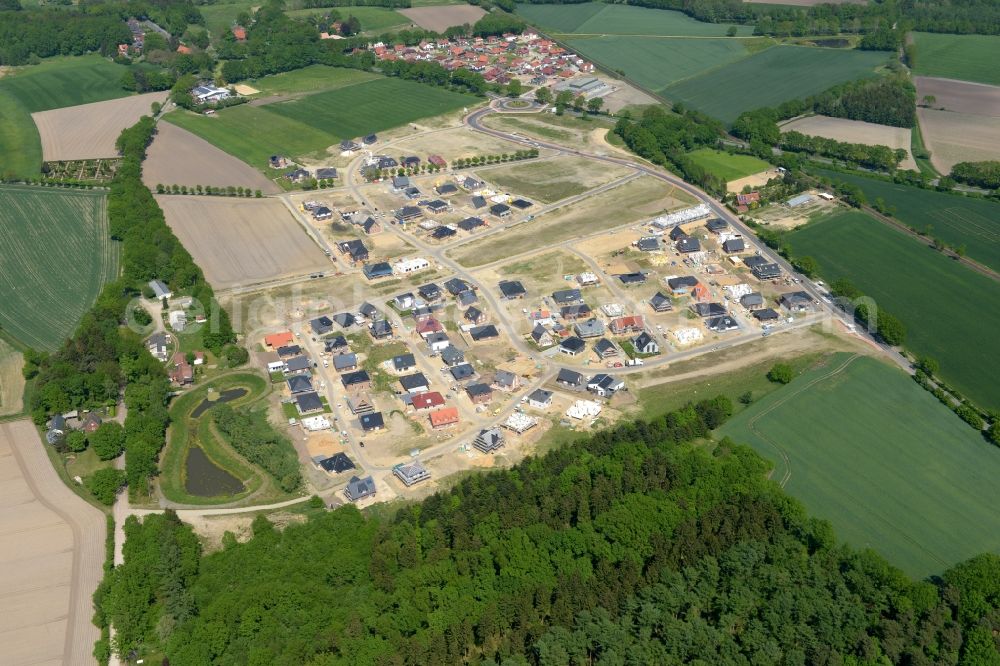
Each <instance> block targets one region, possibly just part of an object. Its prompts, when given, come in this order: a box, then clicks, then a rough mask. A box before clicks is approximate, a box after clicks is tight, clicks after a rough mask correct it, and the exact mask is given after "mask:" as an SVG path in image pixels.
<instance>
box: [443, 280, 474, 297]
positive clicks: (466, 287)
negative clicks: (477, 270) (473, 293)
mask: <svg viewBox="0 0 1000 666" xmlns="http://www.w3.org/2000/svg"><path fill="white" fill-rule="evenodd" d="M444 288H445V289H446V290H447V291H448V293H449V294H451V295H452V296H458V295H459V294H461V293H462V292H463V291H470V290H471V289H472V286H471V285H470V284H469V283H468V282H466V281H465V280H463V279H462V278H457V277H456V278H451V279H450V280H448V281H447V282H445V283H444Z"/></svg>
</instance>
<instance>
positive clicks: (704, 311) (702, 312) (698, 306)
mask: <svg viewBox="0 0 1000 666" xmlns="http://www.w3.org/2000/svg"><path fill="white" fill-rule="evenodd" d="M691 312H693V313H695V314H696V315H698V316H699V317H721V316H723V315H725V314H726V308H724V307H723V306H722V304H721V303H692V304H691Z"/></svg>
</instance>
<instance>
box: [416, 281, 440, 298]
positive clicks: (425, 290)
mask: <svg viewBox="0 0 1000 666" xmlns="http://www.w3.org/2000/svg"><path fill="white" fill-rule="evenodd" d="M417 293H418V294H419V295H420V298H422V299H424V300H426V301H432V300H434V299H435V298H439V297H440V296H441V287H439V286H437V285H436V284H434V283H433V282H430V283H428V284H425V285H423V286H422V287H420V288H418V289H417Z"/></svg>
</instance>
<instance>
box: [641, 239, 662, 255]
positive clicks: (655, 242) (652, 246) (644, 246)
mask: <svg viewBox="0 0 1000 666" xmlns="http://www.w3.org/2000/svg"><path fill="white" fill-rule="evenodd" d="M635 245H636V247H638V248H639V249H640V250H641V251H643V252H655V251H656V250H659V249H661V248H660V239H659V238H657V237H656V236H644V237H643V238H640V239H639V240H638V241H636V244H635Z"/></svg>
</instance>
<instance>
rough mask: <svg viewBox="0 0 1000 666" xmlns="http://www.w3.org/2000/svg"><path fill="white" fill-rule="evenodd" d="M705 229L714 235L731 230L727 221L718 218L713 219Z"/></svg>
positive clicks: (706, 224) (707, 223)
mask: <svg viewBox="0 0 1000 666" xmlns="http://www.w3.org/2000/svg"><path fill="white" fill-rule="evenodd" d="M705 228H706V229H708V230H709V231H711V232H712V233H713V234H718V233H722V232H723V231H725V230H726V229H728V228H729V223H728V222H726V221H725V220H721V219H719V218H717V217H713V218H712V219H710V220H709V221H708V222H706V223H705Z"/></svg>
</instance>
